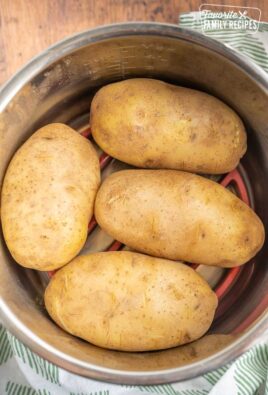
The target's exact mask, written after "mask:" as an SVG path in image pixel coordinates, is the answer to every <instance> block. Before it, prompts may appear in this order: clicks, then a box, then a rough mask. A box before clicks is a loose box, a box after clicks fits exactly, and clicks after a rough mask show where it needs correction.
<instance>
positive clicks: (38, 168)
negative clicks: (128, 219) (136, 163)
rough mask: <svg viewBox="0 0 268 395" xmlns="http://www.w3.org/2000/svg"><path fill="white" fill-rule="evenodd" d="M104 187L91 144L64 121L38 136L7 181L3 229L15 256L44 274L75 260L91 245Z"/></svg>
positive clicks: (22, 151) (15, 163)
mask: <svg viewBox="0 0 268 395" xmlns="http://www.w3.org/2000/svg"><path fill="white" fill-rule="evenodd" d="M99 184H100V167H99V161H98V156H97V153H96V152H95V150H94V148H93V146H92V144H91V143H90V142H89V141H87V140H86V139H85V138H84V137H82V136H80V135H79V134H78V133H77V132H75V131H74V130H73V129H71V128H70V127H68V126H66V125H63V124H59V123H55V124H50V125H47V126H45V127H43V128H41V129H39V130H38V131H37V132H35V133H34V134H33V135H32V136H31V137H30V138H29V139H28V140H27V141H26V142H25V143H24V144H23V145H22V146H21V148H20V149H19V150H18V151H17V152H16V153H15V155H14V157H13V158H12V160H11V162H10V164H9V166H8V169H7V172H6V175H5V179H4V182H3V188H2V196H1V220H2V228H3V233H4V238H5V241H6V244H7V246H8V249H9V251H10V252H11V254H12V256H13V258H14V259H15V260H16V261H17V262H18V263H19V264H20V265H22V266H25V267H28V268H32V269H38V270H53V269H57V268H59V267H61V266H63V265H65V264H66V263H67V262H69V261H70V260H71V259H73V258H74V257H75V256H76V255H77V254H78V252H79V251H80V250H81V248H82V247H83V245H84V243H85V241H86V238H87V228H88V222H89V220H90V219H91V217H92V215H93V206H94V200H95V196H96V192H97V189H98V187H99Z"/></svg>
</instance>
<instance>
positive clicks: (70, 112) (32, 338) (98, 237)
mask: <svg viewBox="0 0 268 395" xmlns="http://www.w3.org/2000/svg"><path fill="white" fill-rule="evenodd" d="M118 29H119V28H118ZM144 29H145V28H144ZM153 30H154V29H153V28H152V32H151V33H150V34H145V33H142V32H141V31H140V32H139V33H135V34H131V35H130V34H124V33H122V32H121V34H119V33H118V32H119V31H120V29H119V30H118V31H116V29H115V32H114V33H113V32H112V31H111V32H110V38H104V37H103V36H101V37H100V38H98V34H97V33H95V35H94V34H93V35H92V36H90V32H89V33H88V36H87V35H86V34H84V36H83V37H84V40H81V41H80V42H79V40H76V44H75V45H74V44H73V46H72V45H71V44H70V43H69V42H66V44H65V46H64V43H62V44H58V46H56V47H55V48H54V49H53V48H52V49H51V50H48V52H47V58H46V62H47V63H46V64H47V66H46V67H43V68H42V70H39V69H38V68H37V69H36V70H33V69H32V70H31V73H32V74H35V75H34V76H33V77H32V76H30V79H28V81H27V82H26V83H24V84H22V85H23V86H21V87H20V81H21V80H20V78H19V76H18V77H16V78H15V79H14V80H13V85H14V84H15V85H14V88H13V90H12V89H11V90H9V91H5V90H4V91H3V93H2V96H0V108H1V106H2V112H1V115H0V138H1V147H0V149H1V162H2V163H1V166H2V168H1V178H2V177H3V174H4V171H5V169H6V166H7V164H8V163H9V161H10V159H11V157H12V155H13V154H14V152H15V151H16V149H17V148H18V147H19V146H20V145H21V144H22V143H23V142H24V141H25V140H26V139H27V138H28V137H29V136H30V135H31V133H33V132H34V131H35V130H36V129H38V128H39V127H41V126H43V125H45V124H47V123H51V122H64V123H67V124H69V125H71V126H72V127H74V128H75V129H77V130H78V131H80V132H81V131H85V133H84V134H85V135H87V134H88V133H87V128H88V123H89V106H90V101H91V100H92V97H93V95H94V93H95V92H96V91H97V90H98V89H99V88H100V87H101V86H103V85H105V84H108V83H111V82H114V81H118V80H122V79H126V78H133V77H149V78H158V79H162V80H165V81H168V82H171V83H173V84H178V85H183V86H187V87H191V88H196V89H201V90H203V91H206V92H208V93H211V94H213V95H215V96H216V97H218V98H220V99H222V100H223V101H224V102H226V103H227V104H228V105H230V106H231V107H232V108H234V109H235V110H236V111H237V112H238V114H239V115H240V116H241V117H242V119H243V121H244V123H245V125H246V128H247V133H248V151H247V154H246V155H245V157H244V158H243V160H242V163H241V165H239V167H238V169H237V170H238V171H237V172H235V174H234V173H232V174H231V176H229V178H230V179H229V181H228V180H227V181H228V182H225V185H227V184H228V185H229V187H231V188H233V191H234V192H235V193H237V194H238V195H240V196H241V188H242V189H243V190H244V192H243V191H242V195H243V193H244V195H243V196H242V198H244V200H245V199H248V200H249V203H250V204H251V205H252V207H254V209H255V211H256V212H257V214H258V215H259V216H260V217H261V219H262V221H263V222H264V224H265V227H266V229H267V221H268V215H267V210H268V206H267V201H268V196H267V182H266V180H267V178H268V144H267V142H268V141H267V133H268V132H267V125H268V116H267V108H268V100H267V93H266V92H265V90H264V88H262V87H261V84H259V83H258V82H257V81H256V78H255V80H254V78H253V77H252V76H250V75H249V74H248V73H247V72H246V71H245V70H243V69H242V68H241V67H240V66H239V65H236V64H235V63H234V62H233V61H231V60H230V59H228V58H225V57H224V56H222V55H221V54H220V53H217V52H215V51H214V50H213V48H212V47H213V44H212V43H210V42H209V43H208V44H205V45H207V47H205V46H204V45H203V44H201V42H199V38H198V35H197V36H196V38H191V37H190V33H187V32H181V31H179V29H176V28H175V27H173V28H171V27H170V28H167V30H168V31H167V34H166V35H165V34H164V33H163V31H161V30H159V29H158V32H157V33H156V32H153ZM113 34H114V36H113ZM90 37H91V38H90ZM92 37H93V38H92ZM96 37H97V38H96ZM99 39H100V41H98V40H99ZM70 40H72V39H70ZM70 40H69V41H70ZM193 41H195V43H194V42H193ZM74 42H75V40H74V39H73V43H74ZM68 45H69V47H68ZM60 46H61V47H62V48H63V47H64V50H62V52H61V51H60ZM80 46H81V47H80ZM210 47H211V48H210ZM220 48H221V47H220ZM221 50H223V49H222V48H221V49H220V51H221ZM60 53H63V55H62V57H60ZM65 53H66V54H65ZM230 56H231V55H230ZM51 59H52V60H54V61H52V60H51ZM55 59H56V60H55ZM39 68H40V66H39ZM28 69H29V66H28ZM25 70H26V69H25ZM25 70H24V71H23V73H24V74H23V76H25V75H26V74H25V73H26V71H25ZM20 75H22V74H20ZM9 89H10V88H9ZM15 90H16V91H17V93H14V92H15ZM85 138H86V137H85ZM88 138H90V136H88ZM99 153H100V155H101V152H100V150H99ZM2 157H3V160H2ZM108 162H109V160H108V161H107V163H106V165H105V166H103V167H104V169H103V172H102V175H103V177H106V176H107V175H108V174H109V173H110V172H112V171H117V170H120V169H122V168H127V167H128V166H127V165H125V164H123V163H121V162H119V161H116V160H111V161H110V162H109V163H108ZM225 177H226V175H223V176H222V177H219V179H218V181H219V182H220V181H222V180H224V179H225ZM245 194H246V195H245ZM245 196H247V197H246V198H245ZM70 215H71V213H70ZM249 226H250V224H249ZM1 243H2V248H1V257H0V259H1V260H0V312H1V314H2V316H3V319H4V322H5V323H6V325H7V326H8V327H9V328H10V329H11V331H12V332H13V333H14V334H15V335H16V336H18V337H19V338H20V339H22V340H23V341H24V342H25V343H26V344H28V345H29V346H30V347H31V348H32V349H33V350H35V351H36V352H38V353H39V354H40V355H41V356H43V357H45V358H47V359H49V360H50V361H53V362H54V363H56V364H58V365H61V366H62V367H64V368H66V369H69V370H71V371H73V372H77V373H80V374H84V375H87V376H91V377H96V378H101V379H103V380H112V381H115V382H133V383H157V382H167V381H171V380H172V379H173V380H175V379H185V378H187V377H191V376H194V375H196V374H197V373H200V372H204V371H205V370H206V369H207V368H208V366H209V365H207V366H205V365H206V364H205V363H204V361H205V358H207V357H209V356H211V355H213V354H215V353H217V352H218V351H219V350H220V349H224V348H225V347H227V346H228V345H230V344H232V343H233V342H235V341H237V339H238V338H240V337H241V336H242V335H243V334H244V333H245V332H247V331H248V330H249V328H250V327H252V326H254V325H255V324H256V322H257V321H258V320H259V319H260V317H261V316H262V315H263V313H264V311H265V309H266V307H267V305H268V298H267V288H268V273H267V265H266V260H267V254H268V249H267V245H266V244H265V245H264V247H263V249H262V250H261V252H260V253H259V254H258V255H257V256H256V257H255V258H254V259H253V260H252V261H251V262H249V263H247V264H246V265H245V266H243V267H242V268H240V269H239V268H238V269H235V270H234V269H233V270H232V269H231V270H223V269H220V268H213V267H204V266H203V267H202V266H200V267H198V268H197V270H198V271H199V272H200V273H201V274H202V275H203V276H204V277H205V278H206V279H207V280H208V281H209V282H210V284H211V285H212V286H213V287H214V288H216V290H219V289H220V291H218V296H219V300H220V303H219V307H218V310H217V313H216V318H215V320H214V323H213V325H212V327H211V329H210V332H209V334H208V335H206V336H205V337H204V338H203V339H201V340H199V341H197V342H195V343H192V344H190V345H186V346H183V347H177V348H174V349H170V350H163V351H157V352H146V353H127V352H116V351H109V350H104V349H101V348H98V347H95V346H93V345H91V344H88V343H86V342H84V341H83V340H80V339H77V338H75V337H72V336H71V335H68V334H67V333H65V332H64V331H63V330H61V329H60V328H58V327H57V326H56V324H54V323H53V322H52V320H51V319H50V318H49V316H48V314H47V313H46V311H45V309H44V304H43V292H44V289H45V286H46V284H47V282H48V281H49V276H48V274H47V273H41V272H37V271H32V270H28V269H24V268H22V267H20V266H19V265H17V264H16V263H15V262H14V261H13V260H12V258H11V256H10V254H9V253H8V251H7V249H6V247H5V243H4V241H3V239H2V240H1ZM111 246H112V247H111ZM113 246H114V244H113V240H112V239H111V238H110V237H109V236H108V235H105V234H104V233H103V232H102V231H101V230H100V229H99V228H98V227H95V228H94V229H93V230H92V231H91V233H90V235H89V237H88V240H87V242H86V245H85V247H84V249H83V250H82V252H81V253H82V254H83V253H86V252H89V251H101V250H106V249H108V248H114V249H115V247H113ZM118 247H119V246H117V247H116V248H118ZM120 248H123V247H122V246H120ZM211 248H214V246H211ZM97 308H98V306H96V309H97ZM1 310H2V311H1ZM178 325H179V323H178ZM258 334H259V333H258ZM196 361H199V364H198V366H199V368H198V369H199V370H196V368H195V366H197V364H195V362H196ZM201 361H202V362H201ZM222 362H227V361H225V360H223V361H220V360H218V361H217V362H215V365H213V367H216V365H217V364H218V365H219V364H220V363H222ZM189 364H193V365H191V366H192V370H191V371H190V370H188V371H187V372H186V371H183V368H185V366H187V365H189ZM210 368H212V367H211V366H210Z"/></svg>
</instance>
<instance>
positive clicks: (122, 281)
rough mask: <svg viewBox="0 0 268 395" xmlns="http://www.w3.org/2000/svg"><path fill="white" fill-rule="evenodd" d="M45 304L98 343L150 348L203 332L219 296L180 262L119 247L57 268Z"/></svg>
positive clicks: (57, 317) (182, 341) (170, 344)
mask: <svg viewBox="0 0 268 395" xmlns="http://www.w3.org/2000/svg"><path fill="white" fill-rule="evenodd" d="M45 305H46V309H47V311H48V313H49V315H50V316H51V317H52V319H53V320H54V321H55V322H56V323H57V324H58V325H59V326H60V327H61V328H63V329H64V330H65V331H67V332H69V333H71V334H72V335H75V336H78V337H81V338H82V339H84V340H87V341H89V342H90V343H93V344H95V345H97V346H100V347H105V348H110V349H115V350H124V351H146V350H147V351H148V350H160V349H164V348H169V347H174V346H178V345H180V344H185V343H189V342H191V341H193V340H195V339H198V338H199V337H201V336H202V335H203V334H204V333H205V332H206V331H207V330H208V329H209V327H210V325H211V323H212V320H213V317H214V312H215V309H216V307H217V297H216V295H215V294H214V292H213V291H212V290H211V289H210V287H209V285H208V284H207V283H206V282H205V280H203V278H202V277H201V276H199V275H198V274H197V273H196V272H195V271H194V270H193V269H192V268H190V267H188V266H186V265H184V264H183V263H180V262H172V261H168V260H164V259H159V258H153V257H149V256H146V255H142V254H137V253H134V252H129V251H117V252H100V253H94V254H90V255H87V256H79V257H77V258H75V259H74V260H73V261H72V262H71V263H69V264H68V265H66V266H65V267H64V268H62V269H60V270H59V271H58V272H57V273H56V274H55V276H54V277H53V278H52V280H51V282H50V283H49V285H48V287H47V289H46V292H45Z"/></svg>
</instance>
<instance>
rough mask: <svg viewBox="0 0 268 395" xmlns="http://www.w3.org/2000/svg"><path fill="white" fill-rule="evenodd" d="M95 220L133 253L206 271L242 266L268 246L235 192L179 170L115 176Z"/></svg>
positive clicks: (107, 184) (101, 196) (261, 229)
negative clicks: (212, 267)
mask: <svg viewBox="0 0 268 395" xmlns="http://www.w3.org/2000/svg"><path fill="white" fill-rule="evenodd" d="M95 217H96V220H97V222H98V224H99V225H100V226H101V227H102V228H103V229H104V230H105V231H106V232H107V233H108V234H110V235H111V236H112V237H114V238H115V239H116V240H119V241H121V242H122V243H124V244H126V245H127V246H129V247H131V248H132V249H134V250H137V251H141V252H145V253H148V254H150V255H154V256H159V257H163V258H168V259H174V260H183V261H187V262H192V263H198V264H204V265H215V266H221V267H234V266H239V265H242V264H243V263H245V262H247V261H248V260H250V259H251V258H252V257H253V256H254V255H255V254H256V253H257V252H258V251H259V250H260V249H261V247H262V245H263V243H264V227H263V224H262V222H261V220H260V219H259V217H258V216H257V215H256V214H255V213H254V212H253V210H251V208H249V207H248V206H247V205H246V204H245V203H244V202H242V201H241V200H240V199H239V198H237V197H236V196H235V195H234V194H233V193H232V192H230V191H228V190H227V189H225V188H224V187H222V186H221V185H219V184H217V183H216V182H213V181H211V180H208V179H206V178H204V177H201V176H197V175H195V174H190V173H186V172H182V171H176V170H125V171H120V172H117V173H114V174H112V175H111V176H109V177H108V178H107V179H106V180H105V181H104V183H103V184H102V186H101V187H100V189H99V192H98V194H97V197H96V201H95Z"/></svg>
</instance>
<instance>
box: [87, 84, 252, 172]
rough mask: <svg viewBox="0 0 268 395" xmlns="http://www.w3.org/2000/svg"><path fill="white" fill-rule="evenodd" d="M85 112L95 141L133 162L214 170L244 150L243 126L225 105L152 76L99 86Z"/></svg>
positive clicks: (223, 169) (220, 169)
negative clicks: (87, 110)
mask: <svg viewBox="0 0 268 395" xmlns="http://www.w3.org/2000/svg"><path fill="white" fill-rule="evenodd" d="M90 115H91V118H90V123H91V128H92V134H93V137H94V139H95V140H96V142H97V143H98V145H99V146H100V147H101V148H102V149H103V150H104V151H105V152H107V153H108V154H109V155H111V156H113V157H115V158H117V159H119V160H121V161H123V162H126V163H129V164H131V165H134V166H137V167H145V168H165V169H178V170H186V171H191V172H197V173H210V174H220V173H226V172H229V171H230V170H232V169H234V168H235V167H236V166H237V164H238V163H239V160H240V158H241V157H242V156H243V155H244V153H245V152H246V147H247V142H246V133H245V128H244V126H243V123H242V121H241V119H240V118H239V117H238V115H237V114H236V113H235V112H234V111H233V110H232V109H231V108H229V107H228V106H227V105H226V104H224V103H223V102H221V101H220V100H218V99H216V98H215V97H213V96H210V95H208V94H206V93H203V92H199V91H196V90H193V89H187V88H182V87H179V86H175V85H170V84H167V83H164V82H162V81H158V80H153V79H143V78H137V79H131V80H126V81H122V82H117V83H114V84H110V85H106V86H104V87H103V88H101V89H100V90H99V92H98V93H97V94H96V95H95V97H94V99H93V101H92V105H91V114H90Z"/></svg>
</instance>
